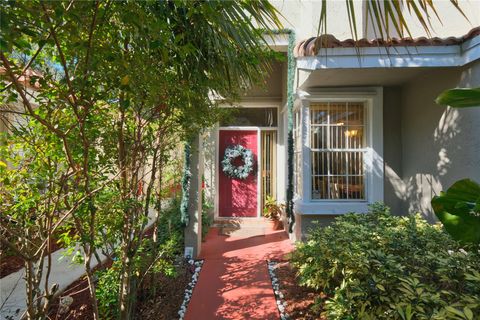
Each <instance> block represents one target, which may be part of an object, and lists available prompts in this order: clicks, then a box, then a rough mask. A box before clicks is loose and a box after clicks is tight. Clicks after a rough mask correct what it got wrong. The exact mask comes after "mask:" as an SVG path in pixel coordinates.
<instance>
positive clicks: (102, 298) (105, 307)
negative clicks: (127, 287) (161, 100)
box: [96, 261, 121, 319]
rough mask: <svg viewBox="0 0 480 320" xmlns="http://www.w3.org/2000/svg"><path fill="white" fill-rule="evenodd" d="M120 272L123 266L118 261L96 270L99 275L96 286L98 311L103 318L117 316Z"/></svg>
mask: <svg viewBox="0 0 480 320" xmlns="http://www.w3.org/2000/svg"><path fill="white" fill-rule="evenodd" d="M120 272H121V266H120V264H119V263H118V262H116V261H115V262H114V263H113V264H112V266H111V267H110V268H107V269H104V270H100V271H97V272H96V275H97V277H98V282H97V286H96V296H97V299H98V312H99V314H100V316H101V318H102V319H115V318H116V316H117V313H118V308H119V304H118V296H119V291H120V284H119V279H120Z"/></svg>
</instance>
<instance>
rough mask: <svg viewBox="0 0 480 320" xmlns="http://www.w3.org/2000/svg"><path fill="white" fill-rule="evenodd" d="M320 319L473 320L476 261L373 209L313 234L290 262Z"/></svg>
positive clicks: (441, 235) (410, 221)
mask: <svg viewBox="0 0 480 320" xmlns="http://www.w3.org/2000/svg"><path fill="white" fill-rule="evenodd" d="M292 263H293V265H294V266H295V267H296V268H298V275H299V280H300V283H301V284H303V285H306V286H308V287H311V288H314V289H318V290H319V291H323V292H324V293H325V294H326V295H327V298H325V299H324V301H318V303H317V306H316V307H317V308H318V307H320V306H321V307H322V308H323V310H324V314H325V315H326V316H327V318H328V319H478V315H479V314H480V253H479V248H478V246H477V247H473V246H471V247H462V246H461V245H460V244H459V243H458V242H456V241H455V240H453V239H452V238H451V237H450V236H449V235H448V234H447V233H445V232H444V231H443V230H442V229H441V227H440V226H439V225H430V224H428V223H427V222H426V221H425V220H424V219H422V218H421V217H420V216H419V215H412V216H408V217H395V216H392V215H391V214H390V213H389V210H388V208H387V207H385V206H383V205H380V204H376V205H374V206H372V207H371V208H370V212H369V213H368V214H353V213H352V214H347V215H344V216H341V217H338V218H337V219H336V220H335V222H334V223H333V224H332V225H330V226H328V227H323V228H314V229H313V230H311V234H310V235H309V237H308V240H307V241H306V242H305V243H302V244H299V245H298V247H297V249H296V250H295V252H294V253H293V255H292Z"/></svg>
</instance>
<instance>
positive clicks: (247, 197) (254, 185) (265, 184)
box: [217, 127, 277, 218]
mask: <svg viewBox="0 0 480 320" xmlns="http://www.w3.org/2000/svg"><path fill="white" fill-rule="evenodd" d="M236 145H241V146H242V147H243V148H245V149H249V150H251V151H252V153H253V157H254V165H253V170H252V171H251V173H250V174H249V175H248V177H247V178H245V179H238V178H232V177H230V176H228V175H227V174H225V173H224V172H223V167H222V160H224V158H225V150H226V149H227V148H228V147H232V146H236ZM233 164H234V165H238V166H241V165H243V163H242V162H241V159H235V160H234V161H233ZM276 172H277V130H276V128H258V127H257V128H221V129H220V130H219V135H218V193H217V195H218V216H219V217H220V218H232V217H241V218H256V217H261V216H262V215H263V214H262V211H263V205H264V203H265V200H266V198H267V196H270V197H273V198H275V197H276V190H277V185H276V181H277V179H276V174H277V173H276Z"/></svg>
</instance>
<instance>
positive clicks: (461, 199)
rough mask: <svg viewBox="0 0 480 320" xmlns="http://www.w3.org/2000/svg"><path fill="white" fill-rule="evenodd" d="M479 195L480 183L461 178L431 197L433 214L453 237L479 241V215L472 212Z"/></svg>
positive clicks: (469, 241) (462, 240)
mask: <svg viewBox="0 0 480 320" xmlns="http://www.w3.org/2000/svg"><path fill="white" fill-rule="evenodd" d="M479 197H480V185H478V184H477V183H476V182H474V181H472V180H470V179H463V180H460V181H457V182H455V183H454V184H453V185H452V186H451V187H450V188H449V189H448V190H447V192H444V193H442V194H441V195H440V196H435V197H434V198H433V199H432V202H431V203H432V207H433V210H434V212H435V215H436V216H437V217H438V219H439V220H440V221H441V222H442V223H443V225H444V226H445V229H446V230H447V232H448V233H449V234H450V235H451V236H452V237H453V238H454V239H456V240H458V241H461V242H464V243H480V216H478V214H476V213H475V212H474V208H475V207H478V203H477V201H478V199H479ZM477 213H478V212H477Z"/></svg>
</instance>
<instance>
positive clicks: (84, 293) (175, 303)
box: [49, 262, 192, 320]
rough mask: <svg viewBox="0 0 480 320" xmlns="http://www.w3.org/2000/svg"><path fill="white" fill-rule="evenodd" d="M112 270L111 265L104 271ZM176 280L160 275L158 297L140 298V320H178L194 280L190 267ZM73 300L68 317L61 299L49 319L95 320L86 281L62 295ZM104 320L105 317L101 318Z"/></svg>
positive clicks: (76, 282) (183, 269)
mask: <svg viewBox="0 0 480 320" xmlns="http://www.w3.org/2000/svg"><path fill="white" fill-rule="evenodd" d="M110 266H111V262H109V263H108V264H106V265H104V266H103V268H107V267H110ZM179 268H180V269H179V271H178V274H177V276H176V277H168V276H165V275H158V276H156V278H155V284H156V287H157V288H156V291H155V296H154V297H151V298H147V297H146V296H145V295H142V293H140V294H139V297H138V306H137V315H136V318H137V319H142V320H144V319H145V320H153V319H155V320H157V319H158V320H171V319H178V310H179V308H180V306H181V304H182V302H183V297H184V292H185V287H186V286H187V284H188V282H189V281H190V279H191V275H192V274H191V273H190V271H188V270H187V267H183V266H182V267H179ZM69 295H70V296H71V297H72V298H73V302H72V304H71V305H70V308H69V310H68V311H67V312H66V313H63V314H60V313H59V301H60V300H59V299H57V300H56V301H54V302H53V303H52V307H51V309H50V312H49V317H50V319H52V320H66V319H68V320H71V319H73V320H91V319H93V313H92V311H93V310H92V307H91V305H92V303H91V301H92V300H91V298H90V293H89V290H88V282H87V279H86V278H85V277H83V278H81V279H79V280H77V281H75V282H74V283H72V284H71V285H70V286H69V287H68V288H67V289H66V290H65V291H64V293H63V294H62V297H66V296H69ZM100 317H101V315H100Z"/></svg>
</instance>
